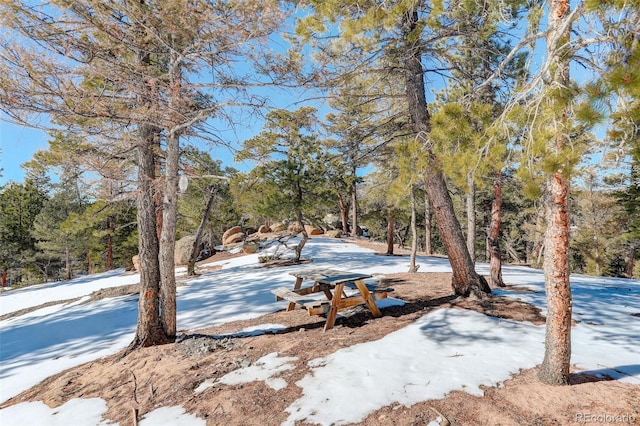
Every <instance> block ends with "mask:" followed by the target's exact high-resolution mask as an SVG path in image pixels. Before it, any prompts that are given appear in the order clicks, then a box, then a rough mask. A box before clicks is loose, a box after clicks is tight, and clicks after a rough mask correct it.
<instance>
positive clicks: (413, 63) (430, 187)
mask: <svg viewBox="0 0 640 426" xmlns="http://www.w3.org/2000/svg"><path fill="white" fill-rule="evenodd" d="M417 24H418V12H417V11H416V10H415V9H414V10H413V11H409V12H407V14H406V16H405V28H404V31H405V38H406V43H405V46H404V55H403V56H404V57H403V59H404V60H403V62H404V65H405V85H406V96H407V106H408V109H409V112H410V114H411V121H412V125H413V130H414V132H415V137H416V138H418V139H420V140H422V141H424V148H425V151H426V154H427V157H428V160H429V171H428V172H427V174H426V176H425V184H426V190H427V193H428V195H429V199H430V200H431V203H432V204H433V209H434V214H435V219H436V224H437V226H438V230H439V231H440V235H441V236H442V239H443V242H444V246H445V249H446V251H447V256H448V257H449V262H450V263H451V268H452V269H453V279H452V283H451V284H452V287H453V291H454V293H455V294H456V295H459V296H465V297H466V296H469V295H471V294H473V295H474V296H476V297H478V298H481V297H483V296H484V295H485V294H488V293H491V289H490V288H489V284H487V281H486V280H485V279H484V278H483V277H482V276H480V275H479V274H478V273H477V272H476V271H475V267H474V264H473V261H472V260H471V257H470V256H469V251H468V250H467V246H466V242H465V238H464V235H463V234H462V228H461V227H460V223H459V222H458V219H457V218H456V215H455V212H454V209H453V201H452V200H451V196H450V195H449V190H448V188H447V184H446V183H445V180H444V175H443V173H442V167H441V166H440V164H439V162H438V160H437V159H436V156H435V154H434V153H433V151H432V149H431V146H430V142H429V131H430V124H429V119H430V115H429V109H428V108H427V101H426V96H425V84H424V77H423V70H422V62H421V58H422V54H421V52H420V51H419V50H418V49H419V48H418V47H416V46H415V45H414V44H413V43H412V42H411V41H410V40H409V39H410V38H411V37H412V36H413V34H412V32H413V31H415V30H416V29H417Z"/></svg>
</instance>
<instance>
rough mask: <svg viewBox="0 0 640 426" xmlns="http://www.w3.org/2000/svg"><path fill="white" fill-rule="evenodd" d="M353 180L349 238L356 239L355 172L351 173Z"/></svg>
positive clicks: (356, 198)
mask: <svg viewBox="0 0 640 426" xmlns="http://www.w3.org/2000/svg"><path fill="white" fill-rule="evenodd" d="M353 176H354V178H353V179H354V180H353V183H352V184H351V226H352V228H351V236H352V237H353V238H356V237H357V236H358V192H357V191H356V190H357V187H356V185H357V183H356V181H355V176H356V171H355V170H354V171H353Z"/></svg>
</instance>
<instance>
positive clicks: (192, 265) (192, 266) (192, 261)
mask: <svg viewBox="0 0 640 426" xmlns="http://www.w3.org/2000/svg"><path fill="white" fill-rule="evenodd" d="M215 195H216V191H215V189H214V188H209V199H208V200H207V206H206V207H205V208H204V213H203V215H202V220H201V221H200V225H198V230H197V231H196V238H195V240H194V241H193V247H191V255H190V256H189V263H188V264H187V275H189V276H193V275H195V274H196V259H197V258H198V247H200V240H201V239H202V234H203V233H204V228H205V226H206V225H207V221H208V220H209V215H210V214H211V209H212V207H213V200H215Z"/></svg>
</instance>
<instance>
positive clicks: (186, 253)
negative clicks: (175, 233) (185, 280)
mask: <svg viewBox="0 0 640 426" xmlns="http://www.w3.org/2000/svg"><path fill="white" fill-rule="evenodd" d="M195 241H196V236H195V235H187V236H186V237H182V238H180V239H179V240H178V241H176V248H175V252H174V256H173V259H174V260H175V262H176V265H186V264H187V263H189V258H190V257H191V250H193V243H194V242H195Z"/></svg>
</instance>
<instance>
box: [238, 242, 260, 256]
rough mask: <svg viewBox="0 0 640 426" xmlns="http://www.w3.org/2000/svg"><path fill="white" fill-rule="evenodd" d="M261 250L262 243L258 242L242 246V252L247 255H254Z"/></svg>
mask: <svg viewBox="0 0 640 426" xmlns="http://www.w3.org/2000/svg"><path fill="white" fill-rule="evenodd" d="M259 248H260V243H258V242H257V241H252V242H248V243H245V244H244V245H243V246H242V252H243V253H246V254H252V253H255V252H257V251H258V249H259Z"/></svg>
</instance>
